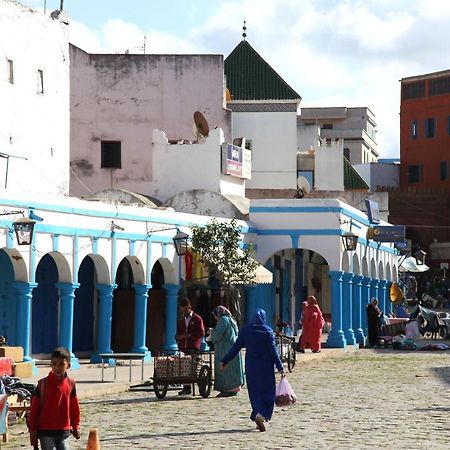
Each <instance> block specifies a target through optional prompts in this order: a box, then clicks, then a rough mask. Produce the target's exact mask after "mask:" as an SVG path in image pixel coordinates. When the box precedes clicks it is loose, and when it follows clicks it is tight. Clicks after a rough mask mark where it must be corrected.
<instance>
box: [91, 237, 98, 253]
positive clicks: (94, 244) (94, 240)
mask: <svg viewBox="0 0 450 450" xmlns="http://www.w3.org/2000/svg"><path fill="white" fill-rule="evenodd" d="M91 242H92V253H93V254H94V255H98V239H97V238H95V237H93V238H92V239H91Z"/></svg>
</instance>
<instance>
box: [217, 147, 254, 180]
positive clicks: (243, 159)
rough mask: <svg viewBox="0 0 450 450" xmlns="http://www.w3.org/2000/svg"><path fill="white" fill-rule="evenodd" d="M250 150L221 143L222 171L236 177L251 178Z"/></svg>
mask: <svg viewBox="0 0 450 450" xmlns="http://www.w3.org/2000/svg"><path fill="white" fill-rule="evenodd" d="M251 160H252V157H251V151H250V150H247V149H243V148H242V147H238V146H237V145H232V144H226V143H224V144H222V173H223V174H225V175H231V176H233V177H237V178H246V179H250V178H251Z"/></svg>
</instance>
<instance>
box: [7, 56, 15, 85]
mask: <svg viewBox="0 0 450 450" xmlns="http://www.w3.org/2000/svg"><path fill="white" fill-rule="evenodd" d="M6 69H7V71H8V72H7V74H6V75H7V77H8V81H9V83H10V84H14V61H13V60H12V59H6Z"/></svg>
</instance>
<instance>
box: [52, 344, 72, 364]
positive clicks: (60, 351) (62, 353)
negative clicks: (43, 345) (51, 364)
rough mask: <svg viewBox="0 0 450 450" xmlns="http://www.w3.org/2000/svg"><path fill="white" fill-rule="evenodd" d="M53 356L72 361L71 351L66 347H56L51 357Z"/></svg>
mask: <svg viewBox="0 0 450 450" xmlns="http://www.w3.org/2000/svg"><path fill="white" fill-rule="evenodd" d="M53 358H58V359H65V360H66V361H67V362H70V352H69V350H67V348H65V347H56V348H55V350H53V353H52V356H51V359H53Z"/></svg>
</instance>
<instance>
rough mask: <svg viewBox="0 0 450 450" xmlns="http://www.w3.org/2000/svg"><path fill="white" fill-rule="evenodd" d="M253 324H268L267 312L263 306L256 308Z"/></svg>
mask: <svg viewBox="0 0 450 450" xmlns="http://www.w3.org/2000/svg"><path fill="white" fill-rule="evenodd" d="M251 324H252V325H266V312H265V311H264V310H263V309H262V308H256V311H255V313H254V314H253V317H252V321H251Z"/></svg>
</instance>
